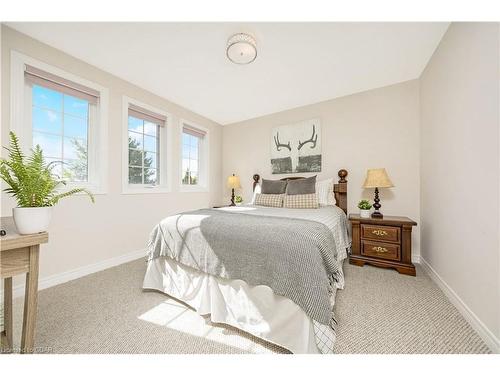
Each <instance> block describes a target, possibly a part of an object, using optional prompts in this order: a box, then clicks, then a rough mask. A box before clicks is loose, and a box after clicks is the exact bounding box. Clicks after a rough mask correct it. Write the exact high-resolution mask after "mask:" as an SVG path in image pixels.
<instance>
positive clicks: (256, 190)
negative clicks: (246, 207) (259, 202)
mask: <svg viewBox="0 0 500 375" xmlns="http://www.w3.org/2000/svg"><path fill="white" fill-rule="evenodd" d="M261 191H262V189H261V187H260V184H257V186H255V190H254V192H253V195H252V201H251V202H250V204H255V197H256V196H257V194H260V192H261Z"/></svg>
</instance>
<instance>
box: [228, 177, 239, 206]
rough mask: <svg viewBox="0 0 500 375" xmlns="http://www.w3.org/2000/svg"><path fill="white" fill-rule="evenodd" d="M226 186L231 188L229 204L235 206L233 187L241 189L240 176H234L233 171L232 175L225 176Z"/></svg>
mask: <svg viewBox="0 0 500 375" xmlns="http://www.w3.org/2000/svg"><path fill="white" fill-rule="evenodd" d="M227 187H228V188H230V189H231V204H230V206H236V204H235V203H234V189H241V184H240V178H239V177H238V176H235V175H234V173H233V175H232V176H229V177H228V178H227Z"/></svg>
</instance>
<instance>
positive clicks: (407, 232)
mask: <svg viewBox="0 0 500 375" xmlns="http://www.w3.org/2000/svg"><path fill="white" fill-rule="evenodd" d="M349 221H350V222H351V225H352V252H351V255H350V257H349V263H351V264H355V265H357V266H364V265H365V264H371V265H374V266H380V267H388V268H395V269H396V270H397V271H398V272H399V273H403V274H406V275H411V276H415V275H416V273H415V266H414V265H413V263H412V262H411V230H412V228H413V226H414V225H417V223H416V222H414V221H413V220H411V219H409V218H407V217H403V216H386V217H384V218H383V219H373V218H368V219H365V218H362V217H360V215H358V214H350V215H349Z"/></svg>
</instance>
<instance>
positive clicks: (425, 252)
mask: <svg viewBox="0 0 500 375" xmlns="http://www.w3.org/2000/svg"><path fill="white" fill-rule="evenodd" d="M420 84H421V89H420V102H421V148H420V154H421V181H422V184H421V221H422V223H421V227H422V229H421V234H422V244H421V255H422V258H423V260H424V261H425V263H424V264H425V265H428V266H429V267H430V269H431V272H432V273H434V276H437V277H436V279H437V281H438V282H440V283H441V286H442V287H443V286H444V289H445V290H447V291H448V295H449V296H450V297H451V299H452V301H454V302H455V304H457V305H458V307H459V308H460V309H461V310H462V312H464V313H465V314H466V316H468V317H469V319H470V320H471V321H472V323H473V325H475V328H476V329H477V330H478V331H479V332H480V333H482V336H483V338H484V339H485V340H487V342H488V344H490V347H493V348H494V345H496V350H497V351H500V345H499V342H500V341H499V338H500V270H499V267H500V250H499V237H498V236H499V188H500V186H499V157H500V155H499V100H500V97H499V84H500V80H499V26H498V24H487V23H483V24H479V23H454V24H452V25H451V26H450V28H449V29H448V31H447V32H446V34H445V35H444V37H443V39H442V41H441V44H440V45H439V47H438V48H437V50H436V52H435V53H434V55H433V56H432V58H431V60H430V62H429V64H428V65H427V67H426V69H425V71H424V73H423V74H422V77H421V79H420ZM439 279H441V280H439ZM495 336H496V337H495ZM495 340H496V343H495Z"/></svg>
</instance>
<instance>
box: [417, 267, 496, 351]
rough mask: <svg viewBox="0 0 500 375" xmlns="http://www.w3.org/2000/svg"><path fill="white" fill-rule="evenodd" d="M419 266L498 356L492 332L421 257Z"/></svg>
mask: <svg viewBox="0 0 500 375" xmlns="http://www.w3.org/2000/svg"><path fill="white" fill-rule="evenodd" d="M420 265H421V266H422V268H423V269H424V271H425V272H426V273H427V274H428V275H429V277H430V278H431V279H432V280H433V281H434V282H435V283H436V284H437V285H438V286H439V288H440V289H441V290H442V291H443V293H444V294H445V295H446V297H448V299H449V300H450V302H451V303H452V304H453V305H454V306H455V307H456V308H457V310H458V311H459V312H460V313H461V314H462V316H463V317H464V319H465V320H467V322H469V324H470V325H471V326H472V328H473V329H474V330H475V331H476V332H477V334H478V335H479V336H480V337H481V338H482V339H483V341H484V342H485V344H486V345H488V347H489V348H490V350H491V351H492V352H493V353H497V354H500V339H499V338H498V337H496V336H495V335H494V334H493V332H491V331H490V330H489V329H488V327H486V325H485V324H484V323H483V322H482V321H481V319H479V318H478V316H477V315H476V314H474V312H472V310H471V309H470V308H469V306H467V305H466V304H465V302H464V301H462V299H461V298H460V297H459V296H458V294H457V293H456V292H455V291H454V290H453V289H452V288H451V287H450V286H449V285H448V284H447V283H446V281H444V280H443V279H442V278H441V276H439V274H438V273H437V272H436V270H435V269H434V268H432V267H431V265H430V264H429V263H427V262H426V260H425V259H424V258H422V257H420Z"/></svg>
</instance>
